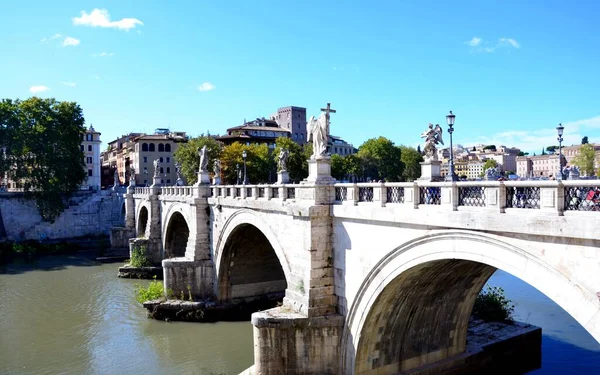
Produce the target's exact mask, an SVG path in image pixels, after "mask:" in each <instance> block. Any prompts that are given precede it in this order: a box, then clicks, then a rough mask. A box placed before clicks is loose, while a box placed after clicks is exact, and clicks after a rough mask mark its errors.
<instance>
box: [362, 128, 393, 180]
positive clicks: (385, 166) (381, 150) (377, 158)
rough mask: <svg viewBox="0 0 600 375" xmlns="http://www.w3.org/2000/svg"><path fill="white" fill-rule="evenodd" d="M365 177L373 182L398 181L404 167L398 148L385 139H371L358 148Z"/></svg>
mask: <svg viewBox="0 0 600 375" xmlns="http://www.w3.org/2000/svg"><path fill="white" fill-rule="evenodd" d="M358 157H360V158H361V159H362V162H363V168H364V170H363V173H364V175H365V177H367V178H371V179H374V180H385V181H399V180H400V178H401V177H402V172H403V170H404V166H403V163H402V160H401V150H400V147H397V146H395V145H394V142H392V141H390V140H389V139H387V138H385V137H379V138H371V139H369V140H367V141H366V142H365V143H363V144H362V145H361V146H360V147H359V148H358Z"/></svg>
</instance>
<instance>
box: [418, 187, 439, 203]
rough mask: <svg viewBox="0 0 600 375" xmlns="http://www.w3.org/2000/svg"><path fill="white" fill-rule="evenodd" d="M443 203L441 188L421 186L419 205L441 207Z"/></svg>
mask: <svg viewBox="0 0 600 375" xmlns="http://www.w3.org/2000/svg"><path fill="white" fill-rule="evenodd" d="M441 203H442V188H441V187H439V186H420V187H419V204H425V205H440V204H441Z"/></svg>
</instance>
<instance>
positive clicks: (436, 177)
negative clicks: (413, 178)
mask: <svg viewBox="0 0 600 375" xmlns="http://www.w3.org/2000/svg"><path fill="white" fill-rule="evenodd" d="M441 169H442V162H441V161H439V160H431V161H425V162H422V163H421V177H419V180H420V181H443V178H442V174H441Z"/></svg>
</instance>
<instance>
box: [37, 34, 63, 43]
mask: <svg viewBox="0 0 600 375" xmlns="http://www.w3.org/2000/svg"><path fill="white" fill-rule="evenodd" d="M61 37H62V35H60V34H58V33H57V34H54V35H52V36H51V37H50V38H42V40H40V43H48V42H49V41H51V40H54V39H58V38H61Z"/></svg>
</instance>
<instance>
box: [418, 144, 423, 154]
mask: <svg viewBox="0 0 600 375" xmlns="http://www.w3.org/2000/svg"><path fill="white" fill-rule="evenodd" d="M417 152H418V153H419V155H423V151H421V145H417Z"/></svg>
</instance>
